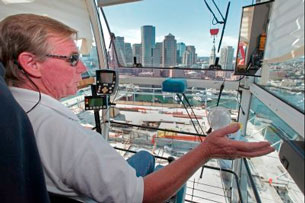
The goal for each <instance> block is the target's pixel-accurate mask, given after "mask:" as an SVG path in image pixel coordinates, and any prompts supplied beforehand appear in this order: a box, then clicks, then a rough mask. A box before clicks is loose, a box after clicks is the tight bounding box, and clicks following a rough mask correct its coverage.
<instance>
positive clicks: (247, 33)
mask: <svg viewBox="0 0 305 203" xmlns="http://www.w3.org/2000/svg"><path fill="white" fill-rule="evenodd" d="M272 3H273V1H268V2H263V3H258V4H254V5H251V6H245V7H243V8H242V16H241V23H240V32H239V40H238V46H237V53H236V65H235V72H234V74H235V75H255V73H256V72H257V70H258V69H259V68H260V67H261V65H262V64H261V63H262V60H263V57H264V50H265V43H266V39H267V28H268V23H269V17H270V10H271V6H272Z"/></svg>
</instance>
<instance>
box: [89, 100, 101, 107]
mask: <svg viewBox="0 0 305 203" xmlns="http://www.w3.org/2000/svg"><path fill="white" fill-rule="evenodd" d="M103 105H104V102H103V99H102V98H90V99H89V100H88V106H89V107H94V106H103Z"/></svg>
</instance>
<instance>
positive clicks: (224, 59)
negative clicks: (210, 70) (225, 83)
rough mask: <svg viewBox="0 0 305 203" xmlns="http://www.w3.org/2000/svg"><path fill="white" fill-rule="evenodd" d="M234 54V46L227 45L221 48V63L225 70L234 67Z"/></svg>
mask: <svg viewBox="0 0 305 203" xmlns="http://www.w3.org/2000/svg"><path fill="white" fill-rule="evenodd" d="M233 55H234V48H233V47H232V46H225V47H223V48H221V51H220V60H219V64H220V65H221V68H222V69H224V70H232V69H233Z"/></svg>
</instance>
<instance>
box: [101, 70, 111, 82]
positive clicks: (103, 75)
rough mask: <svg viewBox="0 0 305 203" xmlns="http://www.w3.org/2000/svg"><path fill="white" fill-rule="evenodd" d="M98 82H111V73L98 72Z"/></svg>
mask: <svg viewBox="0 0 305 203" xmlns="http://www.w3.org/2000/svg"><path fill="white" fill-rule="evenodd" d="M100 82H101V83H113V73H105V72H101V73H100Z"/></svg>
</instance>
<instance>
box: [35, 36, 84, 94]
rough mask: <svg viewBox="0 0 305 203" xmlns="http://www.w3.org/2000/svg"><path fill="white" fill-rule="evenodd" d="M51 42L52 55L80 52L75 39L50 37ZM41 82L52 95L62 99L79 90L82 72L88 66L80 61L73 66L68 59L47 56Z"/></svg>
mask: <svg viewBox="0 0 305 203" xmlns="http://www.w3.org/2000/svg"><path fill="white" fill-rule="evenodd" d="M49 44H50V45H51V46H53V47H54V48H53V50H52V51H51V52H52V53H48V54H50V55H62V56H68V57H69V56H71V54H73V53H78V50H77V47H76V45H75V43H74V40H73V39H72V38H71V39H65V40H62V39H60V38H56V37H53V38H51V39H49ZM41 64H42V66H41V68H40V72H41V82H42V83H43V85H44V86H45V88H46V89H47V90H48V92H49V93H50V94H51V95H50V96H52V97H54V98H56V99H60V98H63V97H66V96H69V95H74V94H75V93H76V92H77V86H78V83H79V81H80V80H81V79H82V78H81V74H82V73H83V72H85V71H86V67H85V66H84V64H83V63H82V62H81V60H79V61H78V63H77V65H76V66H72V65H71V64H70V63H69V62H68V61H66V59H62V58H54V57H47V58H46V60H45V61H44V62H42V63H41Z"/></svg>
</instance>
